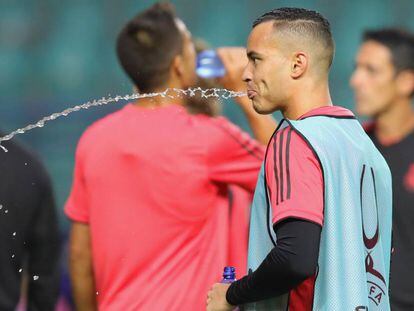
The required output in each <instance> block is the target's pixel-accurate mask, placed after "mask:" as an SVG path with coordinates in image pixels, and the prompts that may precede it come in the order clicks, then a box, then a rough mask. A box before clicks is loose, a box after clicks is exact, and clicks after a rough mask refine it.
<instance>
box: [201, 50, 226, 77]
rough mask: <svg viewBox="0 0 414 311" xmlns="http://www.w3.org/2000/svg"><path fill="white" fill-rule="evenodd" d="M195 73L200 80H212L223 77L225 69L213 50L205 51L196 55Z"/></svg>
mask: <svg viewBox="0 0 414 311" xmlns="http://www.w3.org/2000/svg"><path fill="white" fill-rule="evenodd" d="M196 73H197V75H198V76H199V77H200V78H204V79H213V78H219V77H223V76H224V75H225V74H226V69H225V68H224V65H223V62H222V61H221V59H220V57H219V56H218V54H217V52H216V51H215V50H205V51H202V52H201V53H199V54H198V55H197V67H196Z"/></svg>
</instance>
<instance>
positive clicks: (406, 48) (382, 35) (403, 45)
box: [363, 28, 414, 72]
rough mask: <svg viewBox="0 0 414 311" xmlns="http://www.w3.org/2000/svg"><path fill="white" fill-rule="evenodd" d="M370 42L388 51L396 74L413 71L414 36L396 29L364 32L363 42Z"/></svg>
mask: <svg viewBox="0 0 414 311" xmlns="http://www.w3.org/2000/svg"><path fill="white" fill-rule="evenodd" d="M371 40H372V41H375V42H377V43H379V44H382V45H384V46H385V47H387V48H388V49H389V50H390V52H391V57H392V63H393V65H394V67H395V69H396V72H401V71H403V70H414V35H413V34H412V33H410V32H408V31H405V30H402V29H398V28H383V29H377V30H367V31H365V33H364V35H363V42H366V41H371Z"/></svg>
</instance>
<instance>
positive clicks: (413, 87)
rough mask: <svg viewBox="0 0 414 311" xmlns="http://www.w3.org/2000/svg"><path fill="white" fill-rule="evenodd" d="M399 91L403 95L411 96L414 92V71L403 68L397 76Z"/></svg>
mask: <svg viewBox="0 0 414 311" xmlns="http://www.w3.org/2000/svg"><path fill="white" fill-rule="evenodd" d="M396 82H397V91H398V94H399V95H401V96H403V97H411V96H412V95H413V93H414V71H412V70H403V71H401V72H400V73H399V74H398V76H397V80H396Z"/></svg>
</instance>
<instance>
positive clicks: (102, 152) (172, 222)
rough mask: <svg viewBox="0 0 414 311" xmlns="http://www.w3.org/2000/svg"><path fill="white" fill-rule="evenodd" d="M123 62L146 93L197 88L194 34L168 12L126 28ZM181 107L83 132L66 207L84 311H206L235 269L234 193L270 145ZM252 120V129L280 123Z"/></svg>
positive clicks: (177, 103) (148, 102) (172, 101)
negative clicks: (212, 292) (231, 256)
mask: <svg viewBox="0 0 414 311" xmlns="http://www.w3.org/2000/svg"><path fill="white" fill-rule="evenodd" d="M234 53H235V52H233V50H232V49H228V50H227V49H226V50H224V51H222V53H221V54H220V56H221V57H222V59H223V62H224V63H225V65H226V69H227V70H228V75H227V78H226V79H225V82H226V83H231V81H232V76H231V75H230V74H231V73H233V69H234V68H237V69H241V68H240V67H241V66H240V65H239V64H238V61H240V60H239V59H238V57H236V58H235V59H233V58H232V55H233V54H234ZM117 54H118V58H119V61H120V63H121V66H122V68H123V69H124V70H125V72H126V74H127V75H128V76H129V77H130V79H131V80H132V82H133V84H134V86H135V87H136V88H137V90H138V91H139V92H141V93H147V92H159V91H164V90H165V89H167V88H181V89H186V88H188V87H194V86H196V83H197V82H196V76H195V49H194V45H193V42H192V39H191V35H190V32H189V31H188V30H187V28H186V27H185V24H184V23H183V21H182V20H180V19H179V18H178V17H177V16H176V15H175V13H174V10H173V7H172V5H171V4H166V3H164V4H160V3H157V4H155V5H153V6H151V7H150V8H148V9H147V10H145V11H143V12H141V13H139V14H138V15H137V16H135V17H134V18H133V19H132V20H130V21H129V22H128V23H127V24H126V25H125V27H124V28H123V29H122V31H121V32H120V34H119V36H118V39H117ZM228 59H229V60H228ZM240 72H241V70H239V72H238V73H237V74H236V73H233V74H234V76H236V77H238V78H239V77H240ZM238 83H239V82H238ZM185 105H186V99H185V98H182V97H176V98H170V97H168V96H166V97H162V96H159V97H153V98H145V99H140V100H138V101H137V102H133V103H130V104H128V105H126V106H125V107H124V108H123V109H121V110H119V111H117V112H115V113H113V114H110V115H108V116H106V117H105V118H103V119H101V120H99V121H97V122H95V123H94V124H93V125H92V126H90V127H89V128H88V129H87V130H86V131H85V133H84V134H83V135H82V137H81V139H80V141H79V144H78V148H77V151H76V161H75V169H74V179H73V185H72V191H71V194H70V196H69V198H68V201H67V203H66V206H65V212H66V214H67V216H68V217H69V218H70V219H71V220H72V226H71V239H70V269H71V279H72V287H73V293H74V300H75V304H76V306H77V309H78V310H93V309H96V308H99V309H100V310H203V309H204V308H205V298H204V293H205V291H206V290H207V289H208V287H209V284H210V283H211V282H213V281H214V280H217V277H218V276H219V275H220V274H221V272H222V270H223V267H224V266H225V265H226V264H227V262H228V252H229V251H228V250H229V245H228V244H229V238H228V237H229V222H228V220H229V216H228V214H229V204H228V197H229V191H228V189H229V188H228V186H229V185H238V186H240V187H242V188H243V189H246V190H247V191H249V192H250V193H251V192H252V191H253V189H254V187H255V184H256V180H257V174H258V172H259V169H260V165H261V162H262V160H263V155H264V147H263V145H261V144H260V143H259V142H257V141H255V140H253V139H252V138H250V137H249V135H248V134H246V133H244V132H242V131H241V130H240V129H239V128H238V127H237V126H236V125H234V124H232V123H230V122H229V121H228V120H226V119H225V118H223V117H217V118H212V117H210V116H207V115H203V114H197V115H193V114H190V113H188V111H187V110H186V107H185ZM249 111H250V112H251V115H250V116H248V119H250V120H251V121H252V122H253V123H254V124H255V125H256V126H257V127H262V129H263V128H265V129H266V128H271V127H272V126H274V124H275V123H274V120H273V119H272V118H271V117H269V116H267V117H262V116H260V115H258V114H257V113H255V112H254V111H253V109H251V108H250V110H249ZM253 113H254V114H253ZM273 129H274V128H273ZM273 129H272V131H273ZM255 131H257V132H262V131H261V130H260V129H256V130H255ZM268 135H269V136H270V135H271V133H270V134H268ZM235 242H237V241H235Z"/></svg>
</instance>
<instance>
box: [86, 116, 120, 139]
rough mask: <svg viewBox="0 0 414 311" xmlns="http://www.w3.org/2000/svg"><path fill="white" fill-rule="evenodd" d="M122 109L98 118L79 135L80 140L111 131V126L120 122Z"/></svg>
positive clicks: (93, 137) (94, 137)
mask: <svg viewBox="0 0 414 311" xmlns="http://www.w3.org/2000/svg"><path fill="white" fill-rule="evenodd" d="M122 115H124V109H120V110H117V111H115V112H112V113H110V114H108V115H106V116H104V117H102V118H101V119H99V120H96V121H94V122H93V123H92V124H90V125H89V126H88V127H87V128H86V129H85V131H84V132H83V134H82V136H81V140H89V139H92V140H93V139H96V137H97V136H101V135H105V133H108V132H112V131H113V126H114V125H115V124H117V123H118V122H120V121H121V120H120V119H121V118H122Z"/></svg>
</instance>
